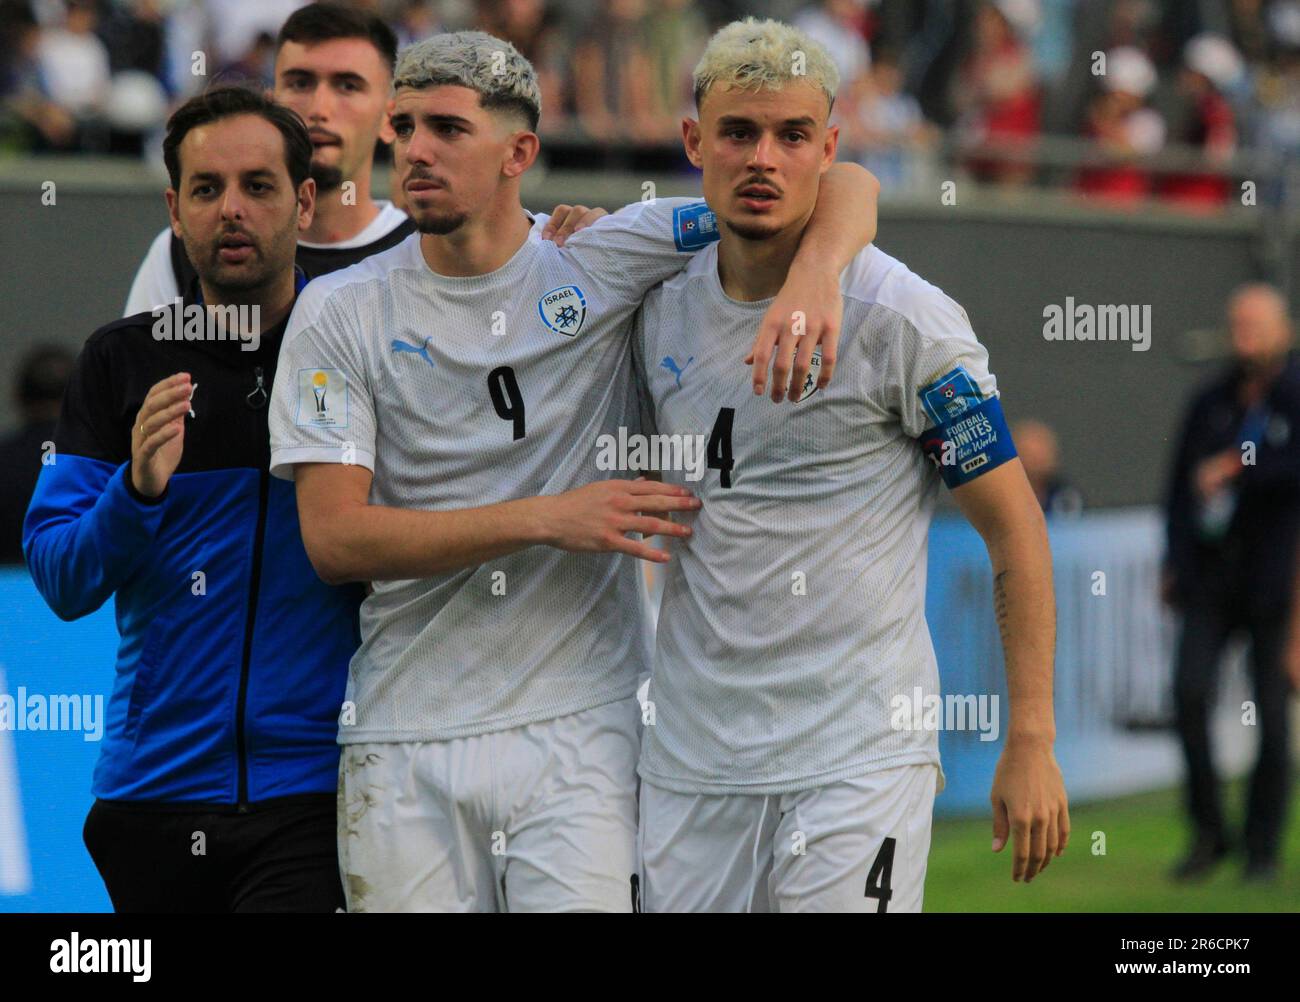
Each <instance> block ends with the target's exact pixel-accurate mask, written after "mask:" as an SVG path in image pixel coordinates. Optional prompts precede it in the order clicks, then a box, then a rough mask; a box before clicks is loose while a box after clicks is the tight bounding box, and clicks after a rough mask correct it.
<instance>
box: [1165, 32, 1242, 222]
mask: <svg viewBox="0 0 1300 1002" xmlns="http://www.w3.org/2000/svg"><path fill="white" fill-rule="evenodd" d="M1242 70H1243V66H1242V61H1241V56H1240V55H1238V54H1237V50H1236V49H1234V48H1233V47H1232V43H1231V42H1229V41H1228V40H1227V39H1226V38H1222V37H1220V36H1218V35H1198V36H1197V37H1196V38H1193V39H1192V40H1191V41H1190V42H1188V43H1187V48H1186V50H1185V51H1184V53H1183V70H1182V73H1181V74H1180V76H1179V89H1180V91H1181V93H1182V94H1183V97H1184V99H1185V100H1186V102H1187V113H1186V117H1185V120H1184V123H1183V126H1182V128H1181V130H1180V134H1179V135H1178V136H1177V138H1178V139H1179V140H1180V141H1181V142H1184V143H1188V144H1190V145H1192V146H1197V147H1199V148H1200V149H1201V151H1202V153H1203V154H1204V156H1205V159H1206V161H1207V162H1208V163H1209V164H1211V165H1213V166H1216V167H1223V166H1226V165H1227V164H1228V163H1229V162H1230V161H1231V160H1232V157H1233V154H1234V153H1235V152H1236V150H1237V125H1236V116H1235V115H1234V114H1233V111H1232V106H1231V105H1230V104H1229V103H1228V99H1227V97H1226V96H1225V95H1226V93H1227V91H1229V90H1230V89H1231V88H1232V86H1233V85H1234V84H1235V83H1236V82H1237V81H1238V80H1239V79H1240V77H1241V75H1242ZM1231 188H1232V179H1231V178H1229V177H1225V176H1222V175H1219V174H1209V173H1199V174H1198V173H1186V174H1177V175H1170V176H1169V177H1167V178H1166V179H1165V183H1164V194H1165V197H1166V198H1168V199H1170V200H1172V201H1175V202H1178V203H1180V204H1182V205H1184V206H1186V207H1189V208H1214V207H1216V206H1220V205H1222V204H1223V203H1224V202H1225V201H1227V199H1228V195H1229V193H1230V191H1231Z"/></svg>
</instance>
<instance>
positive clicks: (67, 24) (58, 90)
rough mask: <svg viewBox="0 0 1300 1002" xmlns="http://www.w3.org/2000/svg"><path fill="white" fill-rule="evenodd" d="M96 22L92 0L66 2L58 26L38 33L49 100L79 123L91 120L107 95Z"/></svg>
mask: <svg viewBox="0 0 1300 1002" xmlns="http://www.w3.org/2000/svg"><path fill="white" fill-rule="evenodd" d="M98 23H99V14H98V13H97V12H96V9H95V4H94V2H93V0H69V3H68V9H67V15H66V16H65V18H64V21H63V24H62V26H60V27H56V28H49V29H46V30H44V31H42V32H41V39H40V44H39V45H38V47H37V53H38V58H39V60H40V69H41V77H42V78H43V80H44V81H45V87H46V90H47V92H48V93H49V96H50V99H51V100H53V101H54V102H56V103H57V104H59V105H61V106H62V107H63V108H64V109H66V110H67V111H68V112H69V113H71V114H72V116H73V117H74V118H76V119H78V120H79V121H85V120H88V119H92V118H94V117H95V116H96V115H97V114H98V113H99V111H100V110H101V108H102V105H103V100H104V97H105V95H106V94H107V93H108V82H109V77H110V74H109V64H108V49H107V48H106V47H105V45H104V43H103V42H101V41H100V40H99V36H98V35H96V34H95V28H96V26H97V25H98Z"/></svg>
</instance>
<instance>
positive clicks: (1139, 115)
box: [1076, 45, 1165, 202]
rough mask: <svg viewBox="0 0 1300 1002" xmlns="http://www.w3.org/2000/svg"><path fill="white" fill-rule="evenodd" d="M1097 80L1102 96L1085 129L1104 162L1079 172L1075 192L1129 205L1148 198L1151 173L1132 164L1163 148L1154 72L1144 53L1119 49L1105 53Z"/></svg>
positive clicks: (1094, 103)
mask: <svg viewBox="0 0 1300 1002" xmlns="http://www.w3.org/2000/svg"><path fill="white" fill-rule="evenodd" d="M1101 69H1102V72H1101V74H1100V75H1099V77H1100V82H1101V87H1102V90H1101V93H1099V94H1098V95H1097V96H1096V97H1094V98H1093V99H1092V102H1091V103H1090V104H1089V106H1088V120H1087V123H1086V124H1085V126H1084V128H1085V131H1086V133H1087V135H1088V136H1089V138H1091V139H1092V140H1093V141H1094V142H1095V143H1096V145H1097V147H1098V149H1099V151H1100V152H1102V153H1104V154H1106V163H1105V164H1104V166H1100V167H1087V168H1085V169H1084V170H1082V171H1080V172H1079V177H1078V180H1077V182H1076V186H1077V188H1078V189H1079V190H1080V191H1082V192H1084V193H1085V194H1088V195H1092V196H1095V197H1098V198H1105V199H1107V200H1109V201H1113V202H1130V201H1132V200H1134V199H1138V198H1142V197H1144V196H1146V195H1147V194H1149V193H1150V189H1151V177H1150V174H1149V173H1148V172H1147V171H1145V170H1143V169H1142V168H1141V167H1139V166H1137V165H1136V164H1134V163H1132V162H1131V161H1132V159H1133V158H1135V157H1141V156H1146V155H1149V154H1152V153H1155V152H1157V151H1158V150H1159V149H1160V148H1161V147H1162V146H1164V144H1165V122H1164V119H1163V118H1161V117H1160V114H1159V112H1157V111H1155V110H1154V109H1152V108H1149V107H1147V105H1146V98H1147V95H1148V94H1150V93H1151V89H1152V88H1153V87H1154V86H1155V83H1156V70H1155V67H1154V66H1152V65H1151V60H1150V59H1148V58H1147V56H1146V53H1144V52H1142V50H1141V49H1137V48H1134V47H1133V46H1131V45H1121V46H1119V47H1118V48H1115V49H1112V50H1111V51H1110V52H1108V53H1106V61H1105V62H1104V63H1103V64H1102V66H1101Z"/></svg>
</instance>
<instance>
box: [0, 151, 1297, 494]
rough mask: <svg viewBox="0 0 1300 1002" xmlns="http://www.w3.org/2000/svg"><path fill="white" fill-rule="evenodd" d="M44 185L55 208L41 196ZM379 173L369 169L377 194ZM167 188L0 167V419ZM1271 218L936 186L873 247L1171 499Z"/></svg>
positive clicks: (1273, 262)
mask: <svg viewBox="0 0 1300 1002" xmlns="http://www.w3.org/2000/svg"><path fill="white" fill-rule="evenodd" d="M47 182H50V183H52V184H53V193H54V204H43V194H44V195H45V200H46V201H48V200H49V196H48V194H47V192H48V191H49V185H48V184H47ZM529 182H530V183H529V185H528V186H527V187H526V196H525V202H526V204H527V205H528V207H529V208H530V209H533V210H535V211H546V210H548V209H549V208H550V207H551V206H552V205H554V204H556V203H557V202H584V203H586V204H590V205H601V206H604V207H606V208H609V209H614V208H616V207H617V206H619V205H622V204H624V203H626V202H629V201H634V200H636V199H638V198H640V197H642V196H643V193H644V192H645V191H646V182H645V180H644V179H641V178H637V177H632V176H630V175H612V174H608V173H605V174H580V173H564V174H561V173H558V172H549V173H548V172H545V171H542V170H535V171H532V172H530V175H529ZM386 183H387V181H386V178H377V180H376V193H377V194H379V193H380V192H382V191H384V190H385V186H386ZM165 186H166V182H165V178H163V177H161V176H159V175H158V174H157V173H155V172H153V171H151V170H146V169H144V168H141V167H139V166H137V165H123V164H120V163H115V162H107V163H100V162H87V161H83V160H68V161H57V160H56V161H46V162H42V161H26V162H11V163H6V164H0V214H2V218H3V220H4V223H3V226H2V227H0V242H2V243H0V248H2V249H3V261H4V269H3V273H2V274H0V303H2V304H3V305H2V306H0V321H2V323H0V357H2V358H3V359H4V368H3V371H4V373H5V376H4V379H3V382H4V386H3V387H2V388H0V392H3V395H4V399H3V400H0V427H7V426H9V425H10V424H12V422H13V421H14V419H15V414H14V411H13V405H12V401H11V400H10V399H9V393H8V387H9V385H10V384H11V383H12V371H13V366H14V364H15V361H16V359H17V358H18V356H19V355H20V354H21V352H22V351H24V350H25V349H26V348H27V347H28V346H30V345H32V344H34V343H37V342H42V341H58V342H62V343H65V344H67V345H69V346H72V347H75V346H78V345H79V344H80V343H81V342H82V341H84V340H85V338H86V337H87V335H89V334H90V332H91V331H92V330H94V329H95V328H96V327H97V326H99V325H100V324H103V323H106V322H108V321H109V320H111V319H113V318H114V317H116V316H118V315H119V314H120V312H121V310H122V307H123V304H124V302H125V299H126V293H127V290H128V288H129V286H130V282H131V278H132V276H133V275H134V273H135V269H136V267H137V265H138V263H139V261H140V259H141V257H142V256H143V255H144V253H145V250H146V249H147V248H148V246H149V243H150V241H151V240H152V239H153V237H154V236H155V235H156V234H157V233H158V231H159V230H160V229H161V228H162V226H164V225H165V223H166V213H165V206H164V203H163V198H162V190H163V188H164V187H165ZM698 193H699V188H698V183H697V182H696V181H695V180H694V179H692V178H689V177H686V178H675V179H673V178H669V179H658V180H657V181H656V187H655V194H658V195H661V196H667V195H676V194H698ZM381 197H382V196H381ZM1270 213H1274V210H1268V209H1265V208H1262V207H1261V208H1258V209H1255V208H1241V209H1237V210H1236V211H1234V212H1232V213H1229V214H1226V215H1224V216H1220V217H1215V218H1185V217H1180V216H1176V215H1173V214H1170V213H1166V212H1153V211H1150V210H1148V211H1147V212H1145V213H1142V214H1135V213H1119V212H1114V211H1110V210H1105V209H1101V208H1098V207H1095V206H1087V205H1083V204H1082V203H1076V202H1073V201H1071V200H1070V199H1068V198H1064V197H1061V196H1054V195H1047V194H1043V193H1035V194H1026V195H1020V196H1018V197H1015V198H1010V197H1006V196H998V195H989V194H987V193H985V194H980V193H977V192H974V191H973V190H971V191H970V192H966V191H959V192H957V204H956V205H944V204H941V200H940V193H939V192H938V191H936V193H935V197H934V199H933V202H930V203H921V202H916V201H908V202H891V201H889V200H888V198H886V199H885V202H884V204H883V205H882V207H881V214H880V235H879V238H878V240H877V244H878V245H879V246H880V247H881V249H883V250H885V251H887V252H888V253H890V254H893V255H894V256H896V257H898V258H900V259H901V260H903V261H904V262H906V263H907V264H908V266H909V267H911V268H912V269H913V270H914V271H916V272H917V273H918V274H920V275H922V276H923V277H925V278H927V279H929V280H930V281H931V282H933V283H934V284H936V285H938V286H939V287H940V288H942V289H943V290H944V291H945V292H947V293H948V294H949V295H950V296H952V297H953V298H954V299H956V300H957V301H958V302H960V303H961V304H962V305H963V306H964V307H965V308H966V310H967V312H968V313H969V315H970V319H971V322H972V324H973V326H974V328H975V331H976V333H977V334H978V335H979V336H980V338H981V340H982V341H983V342H984V344H985V345H986V346H987V347H988V349H989V353H990V356H991V363H992V367H993V371H994V372H995V373H996V374H997V376H998V380H999V386H1000V389H1001V391H1002V393H1003V399H1004V405H1005V408H1006V411H1007V413H1008V416H1009V417H1010V418H1011V419H1012V420H1015V419H1019V418H1024V417H1037V418H1041V419H1043V420H1045V421H1047V422H1048V423H1049V424H1051V425H1052V426H1053V427H1054V428H1056V429H1057V432H1058V434H1059V435H1060V438H1061V445H1062V451H1063V454H1064V460H1065V469H1066V472H1067V474H1068V476H1069V477H1070V479H1071V480H1072V481H1074V482H1075V483H1076V485H1077V486H1078V487H1079V488H1080V489H1081V490H1082V491H1083V493H1084V496H1085V499H1086V500H1087V501H1088V502H1089V503H1090V504H1094V505H1107V506H1110V505H1128V504H1149V503H1152V502H1156V501H1158V500H1159V498H1160V496H1161V494H1162V492H1163V482H1164V478H1165V471H1166V469H1167V466H1168V461H1169V459H1168V457H1169V452H1170V450H1171V448H1172V444H1171V440H1172V438H1173V437H1174V435H1175V434H1176V429H1177V425H1178V422H1179V420H1180V415H1181V412H1182V409H1183V406H1184V403H1185V400H1186V397H1187V395H1188V394H1189V393H1190V392H1191V391H1192V390H1193V388H1194V387H1195V386H1196V385H1197V384H1198V383H1199V382H1201V381H1202V380H1204V379H1205V378H1207V377H1208V376H1209V374H1210V373H1211V372H1213V370H1214V368H1215V366H1216V365H1217V364H1219V362H1220V361H1221V358H1222V350H1223V347H1222V343H1223V335H1222V328H1223V306H1224V301H1225V299H1226V297H1227V295H1228V294H1229V292H1230V291H1231V290H1232V289H1233V287H1234V286H1236V285H1237V284H1238V283H1241V282H1244V281H1248V280H1252V279H1259V278H1271V279H1272V280H1274V281H1277V282H1279V283H1280V284H1282V285H1284V286H1288V285H1289V286H1290V289H1291V290H1292V291H1293V292H1296V291H1300V246H1297V242H1296V241H1295V240H1294V238H1293V234H1292V232H1291V230H1290V229H1288V228H1287V227H1286V226H1285V225H1284V224H1283V223H1282V222H1280V221H1279V219H1278V218H1277V217H1276V214H1275V213H1274V215H1272V216H1270V215H1269V214H1270ZM1279 247H1281V252H1280V254H1279V252H1278V248H1279ZM1067 297H1068V298H1067ZM1071 301H1072V302H1073V304H1075V307H1076V309H1077V308H1078V307H1080V306H1081V305H1084V304H1086V305H1088V306H1091V307H1100V306H1135V307H1139V308H1142V307H1149V309H1150V330H1149V335H1150V341H1149V347H1148V349H1147V350H1145V351H1137V350H1134V347H1135V344H1134V343H1133V342H1131V341H1130V342H1122V341H1108V342H1091V341H1055V340H1053V341H1049V340H1047V339H1045V337H1044V323H1045V320H1044V310H1045V308H1047V307H1049V306H1053V305H1054V306H1057V307H1060V308H1062V309H1064V308H1066V307H1067V305H1069V303H1070V302H1071Z"/></svg>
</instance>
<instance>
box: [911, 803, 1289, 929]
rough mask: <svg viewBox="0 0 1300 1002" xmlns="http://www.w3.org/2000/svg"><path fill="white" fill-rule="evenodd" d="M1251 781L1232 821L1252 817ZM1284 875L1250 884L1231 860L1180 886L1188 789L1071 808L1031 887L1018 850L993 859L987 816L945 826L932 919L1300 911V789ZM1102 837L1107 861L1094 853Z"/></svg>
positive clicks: (938, 847)
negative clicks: (1062, 840)
mask: <svg viewBox="0 0 1300 1002" xmlns="http://www.w3.org/2000/svg"><path fill="white" fill-rule="evenodd" d="M1245 792H1246V789H1245V783H1244V782H1238V783H1234V784H1232V785H1231V786H1230V787H1227V788H1226V789H1225V800H1224V804H1225V809H1226V811H1227V813H1228V818H1229V820H1230V823H1232V824H1234V825H1236V826H1239V825H1240V823H1241V819H1242V817H1243V816H1244V813H1243V812H1244V802H1245ZM1291 805H1292V807H1291V811H1290V819H1289V824H1288V827H1287V835H1286V838H1285V840H1284V843H1283V853H1282V872H1281V876H1280V877H1279V879H1278V881H1277V882H1276V883H1275V884H1273V885H1271V886H1264V887H1261V886H1259V885H1255V884H1245V883H1243V882H1242V880H1241V869H1242V858H1241V857H1239V856H1232V857H1229V858H1228V859H1227V860H1226V861H1225V862H1224V863H1222V864H1221V865H1220V867H1219V868H1218V869H1217V870H1215V871H1214V873H1213V874H1212V875H1211V876H1210V877H1209V878H1208V879H1207V880H1205V881H1204V882H1202V883H1199V884H1192V885H1187V884H1176V883H1174V882H1173V881H1171V880H1170V879H1169V877H1168V871H1169V868H1170V867H1171V866H1172V865H1173V864H1174V863H1175V862H1176V861H1177V860H1178V859H1179V858H1180V857H1181V855H1182V853H1183V852H1184V851H1185V850H1186V848H1187V837H1188V836H1187V826H1186V823H1185V821H1184V816H1183V813H1182V809H1181V799H1180V791H1178V790H1165V791H1161V792H1159V793H1147V794H1142V795H1139V796H1133V797H1125V798H1123V799H1119V800H1108V801H1102V802H1097V803H1092V804H1080V805H1078V806H1075V805H1073V804H1071V805H1070V828H1071V831H1070V846H1069V848H1068V849H1066V851H1065V855H1064V856H1062V857H1060V858H1059V859H1054V860H1053V861H1052V864H1051V866H1049V867H1048V868H1047V870H1046V872H1045V873H1043V874H1042V875H1041V876H1039V877H1036V878H1035V879H1034V882H1033V883H1032V884H1028V885H1026V884H1024V883H1019V884H1016V883H1013V882H1012V880H1011V857H1010V853H1011V847H1010V846H1007V848H1005V849H1003V850H1002V852H1000V853H997V854H994V853H993V852H991V851H990V849H989V846H990V843H991V841H992V837H993V829H992V823H991V822H990V821H989V820H988V819H987V818H983V819H962V820H938V821H936V822H935V825H934V836H933V839H932V841H931V844H930V865H929V872H928V874H927V877H926V881H925V910H926V911H927V912H1296V911H1300V790H1296V791H1293V793H1292V796H1291ZM1094 832H1103V833H1105V837H1106V844H1105V848H1106V854H1105V855H1094V854H1093V851H1092V845H1093V833H1094Z"/></svg>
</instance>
